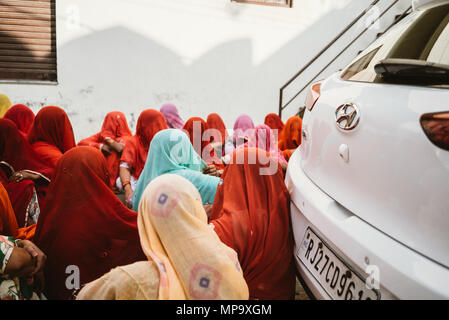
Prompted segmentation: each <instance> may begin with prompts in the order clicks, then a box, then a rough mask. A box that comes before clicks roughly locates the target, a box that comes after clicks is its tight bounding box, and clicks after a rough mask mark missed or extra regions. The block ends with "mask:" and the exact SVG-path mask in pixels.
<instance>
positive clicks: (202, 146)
mask: <svg viewBox="0 0 449 320" xmlns="http://www.w3.org/2000/svg"><path fill="white" fill-rule="evenodd" d="M208 129H209V128H208V126H207V123H206V121H204V120H203V119H202V118H200V117H192V118H190V119H189V120H187V122H186V123H185V124H184V128H183V130H184V131H185V132H186V133H187V135H188V137H189V138H190V142H191V143H192V146H193V149H195V151H196V153H198V155H199V156H200V157H201V158H202V159H203V160H204V162H206V164H207V165H208V168H206V169H207V170H206V171H205V172H204V173H207V174H212V175H221V172H220V171H217V169H218V170H222V169H224V165H223V162H222V160H221V157H218V156H217V155H216V153H215V149H214V148H213V146H212V144H211V143H210V140H211V138H212V136H211V137H209V136H207V130H208ZM205 132H206V134H205Z"/></svg>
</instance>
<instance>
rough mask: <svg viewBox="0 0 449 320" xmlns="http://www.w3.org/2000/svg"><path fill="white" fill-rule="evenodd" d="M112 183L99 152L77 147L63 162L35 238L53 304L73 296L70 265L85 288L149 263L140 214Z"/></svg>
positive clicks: (57, 168)
mask: <svg viewBox="0 0 449 320" xmlns="http://www.w3.org/2000/svg"><path fill="white" fill-rule="evenodd" d="M108 182H109V177H108V171H107V166H106V160H105V159H104V157H103V155H102V154H101V152H100V151H98V150H96V149H94V148H91V147H76V148H73V149H72V150H70V151H68V152H67V153H65V154H64V155H63V156H62V157H61V160H60V161H59V162H58V165H57V167H56V171H55V174H54V177H53V179H52V182H51V184H50V188H49V191H48V196H47V198H48V199H47V200H48V201H47V202H46V204H45V205H44V206H42V208H41V214H40V216H39V221H38V223H37V228H36V236H35V243H36V244H37V245H38V247H39V248H41V250H42V251H43V252H45V253H46V254H47V256H48V260H47V264H46V268H45V270H44V273H45V276H46V288H47V294H46V296H48V297H49V298H51V299H67V298H69V297H70V296H71V293H72V292H71V290H69V289H68V288H67V287H66V285H65V283H66V278H67V276H68V275H67V274H66V268H67V267H68V266H76V267H77V268H78V269H79V275H80V282H81V284H84V283H86V282H90V281H92V280H94V279H97V278H98V277H100V276H101V275H103V274H104V273H106V272H108V271H109V270H110V269H111V268H114V267H117V266H119V265H126V264H129V263H133V262H136V261H139V260H142V259H144V258H145V256H144V255H143V253H142V250H141V248H140V245H139V236H138V231H137V214H136V213H135V212H134V211H131V210H129V209H128V208H126V207H125V206H124V205H123V204H122V203H121V202H120V200H119V199H118V198H117V197H116V196H115V194H114V193H113V192H112V190H111V189H110V188H109V187H108Z"/></svg>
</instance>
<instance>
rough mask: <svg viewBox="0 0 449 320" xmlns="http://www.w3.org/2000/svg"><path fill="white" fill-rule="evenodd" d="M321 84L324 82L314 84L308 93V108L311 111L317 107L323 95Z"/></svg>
mask: <svg viewBox="0 0 449 320" xmlns="http://www.w3.org/2000/svg"><path fill="white" fill-rule="evenodd" d="M321 83H322V81H318V82H315V83H314V84H312V86H311V87H310V89H309V92H308V93H307V97H306V108H307V109H308V110H309V111H312V109H313V107H314V106H315V104H316V102H317V101H318V98H319V97H320V95H321Z"/></svg>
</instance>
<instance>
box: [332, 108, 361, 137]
mask: <svg viewBox="0 0 449 320" xmlns="http://www.w3.org/2000/svg"><path fill="white" fill-rule="evenodd" d="M335 122H336V123H337V127H339V128H340V129H342V130H345V131H350V130H353V129H354V128H355V127H357V125H358V124H359V122H360V112H359V109H358V108H357V107H356V106H355V105H354V104H352V103H345V104H342V105H341V106H339V107H338V108H337V110H336V111H335Z"/></svg>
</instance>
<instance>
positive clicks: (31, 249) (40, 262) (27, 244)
mask: <svg viewBox="0 0 449 320" xmlns="http://www.w3.org/2000/svg"><path fill="white" fill-rule="evenodd" d="M17 247H19V248H23V249H25V250H26V251H27V252H28V253H29V254H30V256H31V257H32V258H33V259H34V260H35V261H36V266H35V269H34V271H33V275H34V274H36V273H38V272H40V271H42V270H43V269H44V266H45V262H46V261H47V256H46V255H45V253H43V252H42V251H41V249H39V248H38V247H37V246H36V245H35V244H34V243H32V242H31V241H29V240H20V241H19V242H18V243H17Z"/></svg>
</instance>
